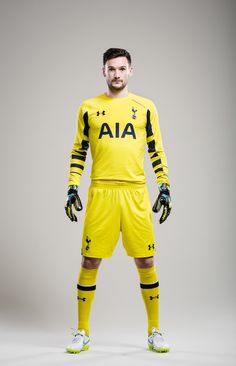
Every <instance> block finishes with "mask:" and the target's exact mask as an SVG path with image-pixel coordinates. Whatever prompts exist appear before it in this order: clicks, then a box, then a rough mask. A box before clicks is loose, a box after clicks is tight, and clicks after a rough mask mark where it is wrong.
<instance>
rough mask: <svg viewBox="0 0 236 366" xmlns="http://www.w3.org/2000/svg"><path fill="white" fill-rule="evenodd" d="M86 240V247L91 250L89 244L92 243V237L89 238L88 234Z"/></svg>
mask: <svg viewBox="0 0 236 366" xmlns="http://www.w3.org/2000/svg"><path fill="white" fill-rule="evenodd" d="M85 241H86V243H87V245H86V247H85V249H86V250H89V249H90V246H89V245H90V242H91V239H89V237H88V235H87V236H86V240H85Z"/></svg>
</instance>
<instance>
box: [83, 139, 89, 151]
mask: <svg viewBox="0 0 236 366" xmlns="http://www.w3.org/2000/svg"><path fill="white" fill-rule="evenodd" d="M88 148H89V142H88V141H86V140H82V149H84V150H88Z"/></svg>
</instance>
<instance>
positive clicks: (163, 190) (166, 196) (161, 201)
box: [152, 183, 172, 224]
mask: <svg viewBox="0 0 236 366" xmlns="http://www.w3.org/2000/svg"><path fill="white" fill-rule="evenodd" d="M159 191H160V193H159V195H158V197H157V199H156V202H155V203H154V205H153V208H152V211H153V212H159V211H160V209H161V207H162V206H163V211H162V215H161V217H160V220H159V222H160V224H162V223H163V222H164V221H165V220H166V219H167V217H168V216H169V214H170V212H171V208H172V203H171V197H170V189H169V186H168V185H167V184H166V183H162V184H161V185H160V186H159Z"/></svg>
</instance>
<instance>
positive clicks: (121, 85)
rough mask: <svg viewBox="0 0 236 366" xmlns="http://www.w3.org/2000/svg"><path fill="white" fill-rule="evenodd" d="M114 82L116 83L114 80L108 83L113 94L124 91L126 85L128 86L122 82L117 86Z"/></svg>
mask: <svg viewBox="0 0 236 366" xmlns="http://www.w3.org/2000/svg"><path fill="white" fill-rule="evenodd" d="M113 82H114V80H113V81H111V82H108V83H107V85H108V87H109V89H110V90H111V91H112V92H116V91H119V90H123V89H124V88H125V87H126V85H127V82H121V83H119V84H117V85H114V84H113Z"/></svg>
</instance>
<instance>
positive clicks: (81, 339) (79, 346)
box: [66, 329, 90, 353]
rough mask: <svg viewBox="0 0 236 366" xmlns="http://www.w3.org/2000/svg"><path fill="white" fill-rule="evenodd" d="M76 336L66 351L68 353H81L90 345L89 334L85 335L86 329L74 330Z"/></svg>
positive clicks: (73, 333)
mask: <svg viewBox="0 0 236 366" xmlns="http://www.w3.org/2000/svg"><path fill="white" fill-rule="evenodd" d="M72 335H73V336H74V338H73V340H72V343H71V344H69V346H67V347H66V352H68V353H80V352H81V351H87V350H88V349H89V345H90V338H89V336H86V335H85V330H84V329H82V330H81V331H80V330H74V331H73V332H72Z"/></svg>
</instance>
